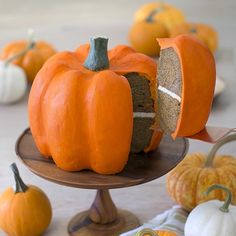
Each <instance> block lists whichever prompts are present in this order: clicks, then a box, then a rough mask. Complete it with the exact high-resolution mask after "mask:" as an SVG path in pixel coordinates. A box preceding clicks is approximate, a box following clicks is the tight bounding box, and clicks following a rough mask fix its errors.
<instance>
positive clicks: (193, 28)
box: [189, 27, 197, 34]
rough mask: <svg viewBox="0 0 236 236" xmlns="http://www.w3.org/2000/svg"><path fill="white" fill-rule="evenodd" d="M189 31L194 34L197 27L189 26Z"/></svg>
mask: <svg viewBox="0 0 236 236" xmlns="http://www.w3.org/2000/svg"><path fill="white" fill-rule="evenodd" d="M189 32H190V33H192V34H195V33H197V29H196V28H195V27H192V28H190V30H189Z"/></svg>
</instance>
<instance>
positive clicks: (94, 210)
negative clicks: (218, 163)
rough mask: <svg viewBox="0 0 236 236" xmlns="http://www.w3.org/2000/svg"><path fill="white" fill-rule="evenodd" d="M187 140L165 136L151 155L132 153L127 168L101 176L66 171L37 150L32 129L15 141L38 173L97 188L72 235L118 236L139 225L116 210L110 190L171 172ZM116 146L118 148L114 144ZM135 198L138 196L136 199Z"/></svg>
mask: <svg viewBox="0 0 236 236" xmlns="http://www.w3.org/2000/svg"><path fill="white" fill-rule="evenodd" d="M188 146H189V144H188V140H187V139H184V138H178V139H176V140H175V141H173V140H172V139H171V138H170V137H168V136H165V137H164V138H163V139H162V141H161V143H160V145H159V148H158V149H157V150H156V151H155V152H152V153H149V154H144V153H142V154H131V155H130V157H129V161H128V163H127V165H126V166H125V169H124V170H123V171H122V172H120V173H119V174H116V175H100V174H96V173H94V172H92V171H89V170H84V171H79V172H66V171H63V170H61V169H59V168H58V167H57V166H56V165H55V163H54V162H53V161H52V160H51V159H45V158H44V157H43V156H42V155H41V154H40V152H39V151H38V149H37V147H36V145H35V143H34V140H33V137H32V134H31V131H30V129H26V130H25V131H24V132H23V133H22V135H21V136H20V137H19V138H18V140H17V142H16V154H17V155H18V156H19V158H20V159H21V161H23V163H24V164H25V165H26V166H27V167H28V168H29V169H30V170H31V171H32V172H33V173H34V174H36V175H38V176H40V177H42V178H44V179H46V180H48V181H52V182H55V183H57V184H60V185H66V186H71V187H75V188H84V189H97V194H96V197H95V200H94V202H93V203H92V205H91V208H90V209H89V210H87V211H84V212H81V213H78V214H77V215H76V216H74V217H73V218H72V219H71V220H70V222H69V225H68V233H69V235H71V236H78V235H83V236H94V235H96V236H117V235H119V234H120V233H123V232H125V231H128V230H131V229H133V228H135V227H138V226H139V225H140V223H139V220H138V219H137V217H136V216H135V215H133V214H132V213H130V212H128V211H126V210H120V209H117V208H116V206H115V204H114V202H113V201H112V199H111V196H110V194H109V189H114V188H124V187H129V186H134V185H139V184H143V183H146V182H149V181H151V180H154V179H157V178H159V177H161V176H163V175H164V174H166V173H168V172H169V171H170V170H171V169H172V168H174V167H175V166H176V165H177V164H178V163H179V162H180V161H181V160H182V159H183V157H184V156H185V154H186V153H187V151H188ZM114 148H115V147H114ZM134 200H135V199H134Z"/></svg>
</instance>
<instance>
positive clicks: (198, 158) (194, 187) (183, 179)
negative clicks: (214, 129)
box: [167, 134, 236, 211]
mask: <svg viewBox="0 0 236 236" xmlns="http://www.w3.org/2000/svg"><path fill="white" fill-rule="evenodd" d="M235 140H236V135H235V134H233V135H229V136H227V137H225V138H223V139H222V140H221V141H219V142H218V143H216V144H215V145H214V146H213V147H212V149H211V151H210V152H209V154H208V155H205V154H203V153H194V154H188V155H187V156H186V157H185V158H184V160H183V161H182V162H181V163H180V164H179V165H178V166H177V167H176V168H175V169H173V170H172V171H171V172H170V173H169V174H168V176H167V190H168V192H169V194H170V196H171V197H172V198H173V199H174V200H175V201H176V202H177V203H178V204H180V205H181V206H182V207H184V208H185V209H186V210H188V211H191V210H192V209H193V208H194V207H196V206H197V205H198V204H200V203H202V202H205V201H208V200H212V199H218V200H221V201H223V200H224V199H225V196H226V194H225V193H224V192H222V191H219V190H216V191H214V192H212V193H211V194H209V195H206V194H204V192H205V191H206V190H207V189H208V188H209V187H210V186H211V185H214V184H222V185H224V186H226V187H227V188H229V190H230V191H231V192H232V195H233V199H232V203H233V204H236V159H235V157H233V156H229V155H216V152H217V151H218V149H219V148H220V147H221V146H222V145H224V144H225V143H227V142H231V141H235Z"/></svg>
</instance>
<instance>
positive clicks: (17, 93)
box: [0, 61, 27, 104]
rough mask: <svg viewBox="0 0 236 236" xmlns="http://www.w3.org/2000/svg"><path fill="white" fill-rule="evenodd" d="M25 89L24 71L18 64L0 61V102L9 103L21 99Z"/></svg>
mask: <svg viewBox="0 0 236 236" xmlns="http://www.w3.org/2000/svg"><path fill="white" fill-rule="evenodd" d="M26 89H27V79H26V75H25V72H24V71H23V69H21V68H20V67H19V66H16V65H13V64H11V63H8V64H6V62H5V61H1V62H0V103H2V104H9V103H13V102H16V101H18V100H19V99H21V98H22V97H23V96H24V94H25V92H26Z"/></svg>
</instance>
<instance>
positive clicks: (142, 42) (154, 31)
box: [129, 11, 169, 56]
mask: <svg viewBox="0 0 236 236" xmlns="http://www.w3.org/2000/svg"><path fill="white" fill-rule="evenodd" d="M155 14H156V12H155V11H153V12H151V14H150V15H149V16H148V17H147V18H146V19H144V20H142V21H137V22H135V23H134V24H133V25H132V26H131V28H130V31H129V41H130V44H131V45H132V47H133V48H134V49H135V50H137V51H138V52H140V53H144V54H146V55H148V56H159V53H160V46H159V45H158V44H157V42H156V38H167V37H168V36H169V33H168V30H167V28H166V27H165V26H164V24H163V23H161V22H159V21H158V20H155V19H154V16H155Z"/></svg>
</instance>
